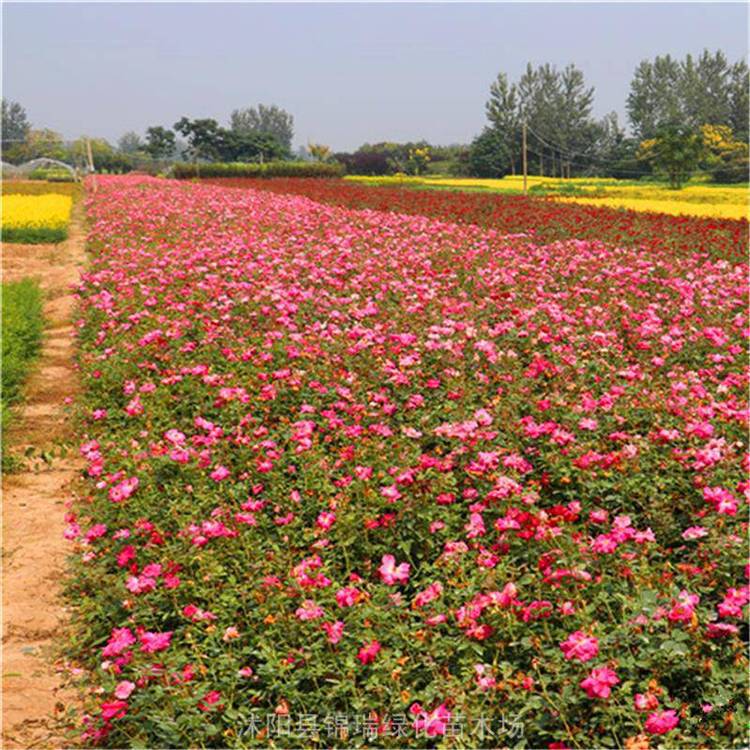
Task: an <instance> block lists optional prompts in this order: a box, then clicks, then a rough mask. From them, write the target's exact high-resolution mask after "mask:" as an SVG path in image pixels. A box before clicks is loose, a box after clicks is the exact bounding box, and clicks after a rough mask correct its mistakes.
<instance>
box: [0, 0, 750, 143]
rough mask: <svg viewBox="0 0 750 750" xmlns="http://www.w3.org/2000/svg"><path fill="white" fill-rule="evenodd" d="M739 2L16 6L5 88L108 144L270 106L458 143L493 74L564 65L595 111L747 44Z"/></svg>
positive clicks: (342, 137) (477, 115)
mask: <svg viewBox="0 0 750 750" xmlns="http://www.w3.org/2000/svg"><path fill="white" fill-rule="evenodd" d="M747 27H748V8H747V6H746V5H745V4H744V3H743V4H718V3H705V4H654V3H645V4H583V3H579V4H541V3H540V4H523V5H521V4H499V3H498V4H471V5H469V4H388V5H386V4H375V3H372V4H358V5H354V4H350V5H344V4H218V3H213V4H187V3H173V4H169V3H165V4H158V5H157V4H135V3H133V4H129V3H120V4H107V5H105V4H93V3H92V4H86V3H77V4H72V3H71V4H62V3H60V4H42V3H39V4H13V3H8V2H5V3H4V7H3V76H2V83H3V94H4V96H6V97H8V98H10V99H14V100H17V101H19V102H21V103H22V104H23V105H24V106H25V107H26V110H27V112H28V115H29V119H30V120H31V122H32V123H33V125H34V126H35V127H50V128H53V129H54V130H57V131H59V132H61V133H62V134H63V135H64V136H65V137H68V138H70V137H76V136H78V135H81V134H83V133H85V134H87V135H91V136H103V137H106V138H108V139H110V140H112V141H115V140H116V139H117V138H118V137H119V136H120V135H121V134H122V133H124V132H125V131H127V130H135V131H138V132H141V133H142V132H143V131H144V130H145V128H146V127H147V126H149V125H154V124H163V125H169V126H171V125H172V124H173V123H175V122H176V121H177V120H178V119H179V118H180V117H181V116H182V115H188V116H191V117H214V118H216V119H217V120H219V121H220V122H226V121H227V120H228V118H229V114H230V112H231V111H232V109H235V108H237V107H242V106H247V105H253V104H257V103H258V102H264V103H271V102H274V103H277V104H279V105H280V106H282V107H284V108H285V109H288V110H289V111H290V112H291V113H292V114H293V115H294V118H295V143H297V144H300V143H306V142H307V141H308V140H313V141H319V142H323V143H327V144H330V145H331V146H333V148H334V149H336V150H342V149H350V148H353V147H356V146H358V145H359V144H361V143H363V142H364V141H378V140H417V139H419V138H426V139H427V140H429V141H431V142H433V143H455V142H467V141H468V140H470V139H471V138H472V137H473V136H474V135H475V134H476V133H477V132H479V131H480V130H481V128H482V126H483V123H484V102H485V101H486V99H487V91H488V87H489V85H490V83H491V81H492V80H493V78H494V77H495V76H496V75H497V73H498V72H499V71H505V72H507V73H508V74H509V75H510V76H511V77H513V78H516V77H518V75H519V74H520V72H521V71H522V69H523V67H524V66H525V65H526V62H527V61H531V62H532V63H535V64H537V63H542V62H551V63H553V64H556V65H558V66H563V65H565V64H567V63H569V62H574V63H575V64H576V65H578V66H579V67H580V68H581V69H582V70H583V71H584V73H585V75H586V79H587V81H588V82H589V84H591V85H594V86H595V87H596V99H595V111H596V114H604V113H606V112H608V111H611V110H613V109H614V110H616V111H617V112H618V113H619V114H620V115H621V116H622V118H623V120H624V101H625V97H626V95H627V91H628V84H629V81H630V78H631V76H632V73H633V70H634V68H635V66H636V65H637V64H638V62H639V61H640V60H642V59H643V58H645V57H653V56H654V55H657V54H664V53H667V52H669V53H671V54H672V55H678V56H680V57H681V56H683V55H684V54H685V53H687V52H692V53H699V52H700V51H701V50H702V49H703V48H704V47H708V48H709V49H712V50H713V49H717V48H720V49H722V50H724V51H725V53H726V54H727V55H728V57H729V58H730V60H736V59H739V58H741V57H743V56H745V55H746V54H747Z"/></svg>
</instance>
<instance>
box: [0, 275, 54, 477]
mask: <svg viewBox="0 0 750 750" xmlns="http://www.w3.org/2000/svg"><path fill="white" fill-rule="evenodd" d="M43 325H44V323H43V318H42V290H41V289H40V288H39V285H38V284H37V283H36V282H35V281H33V280H32V279H23V280H22V281H16V282H13V283H8V284H3V285H2V337H3V367H2V399H1V400H0V407H1V409H2V426H3V430H4V429H5V426H6V424H7V421H8V416H9V407H10V406H12V405H13V404H14V403H16V402H17V401H18V400H19V398H20V396H21V386H22V385H23V382H24V380H25V379H26V376H27V375H28V372H29V368H30V366H31V363H32V362H33V360H34V359H35V358H36V356H37V355H38V354H39V350H40V348H41V345H42V328H43ZM3 456H5V451H3ZM3 461H4V464H5V459H3Z"/></svg>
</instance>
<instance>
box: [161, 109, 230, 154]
mask: <svg viewBox="0 0 750 750" xmlns="http://www.w3.org/2000/svg"><path fill="white" fill-rule="evenodd" d="M174 129H175V130H176V131H177V132H178V133H180V134H182V135H183V136H185V138H186V139H187V142H188V153H189V155H190V158H192V159H206V160H208V161H216V160H219V159H221V158H222V155H223V153H224V151H225V146H226V144H225V136H226V131H225V130H224V128H222V127H220V126H219V123H218V122H216V120H214V119H212V118H210V117H206V118H202V119H197V120H190V119H189V118H187V117H182V118H180V119H179V120H178V121H177V122H176V123H175V124H174Z"/></svg>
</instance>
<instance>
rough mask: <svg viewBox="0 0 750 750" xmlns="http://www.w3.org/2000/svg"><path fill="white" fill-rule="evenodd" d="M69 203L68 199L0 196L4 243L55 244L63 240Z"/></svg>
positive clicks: (59, 196) (56, 196) (70, 200)
mask: <svg viewBox="0 0 750 750" xmlns="http://www.w3.org/2000/svg"><path fill="white" fill-rule="evenodd" d="M72 205H73V199H72V198H71V196H69V195H59V194H57V193H46V194H44V195H15V194H11V195H3V196H2V198H0V207H1V208H0V210H1V211H2V234H3V240H5V241H6V242H29V243H33V242H59V241H60V240H63V239H65V237H66V236H67V231H68V222H69V221H70V210H71V208H72Z"/></svg>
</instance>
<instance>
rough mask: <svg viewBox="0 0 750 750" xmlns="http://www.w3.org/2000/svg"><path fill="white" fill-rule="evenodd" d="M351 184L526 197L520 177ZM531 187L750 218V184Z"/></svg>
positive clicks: (542, 181)
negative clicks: (480, 192) (443, 189)
mask: <svg viewBox="0 0 750 750" xmlns="http://www.w3.org/2000/svg"><path fill="white" fill-rule="evenodd" d="M347 179H353V180H356V181H357V182H363V183H370V184H402V185H413V186H418V185H425V186H434V187H445V188H459V189H468V190H476V189H482V190H488V191H492V192H498V193H520V192H521V191H522V190H523V177H521V176H519V175H515V176H510V175H509V176H507V177H503V178H502V179H482V178H474V177H456V178H453V177H429V176H424V177H408V176H405V175H394V176H393V177H353V178H347ZM528 187H529V191H530V194H531V195H539V196H548V197H550V198H553V199H554V200H560V201H565V202H573V203H586V204H589V205H594V206H608V207H610V208H627V209H631V210H634V211H652V212H656V213H664V214H672V215H679V214H682V215H687V216H710V217H715V218H722V219H742V218H748V198H749V197H750V192H749V191H748V186H747V185H736V186H735V185H719V186H714V185H710V184H693V185H688V186H686V187H684V188H682V189H681V190H671V189H669V188H667V187H663V186H661V185H659V184H654V183H638V182H634V181H625V180H615V179H612V178H596V177H592V178H585V177H576V178H572V179H560V178H554V177H539V176H536V175H530V176H529V177H528ZM571 193H573V194H571Z"/></svg>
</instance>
